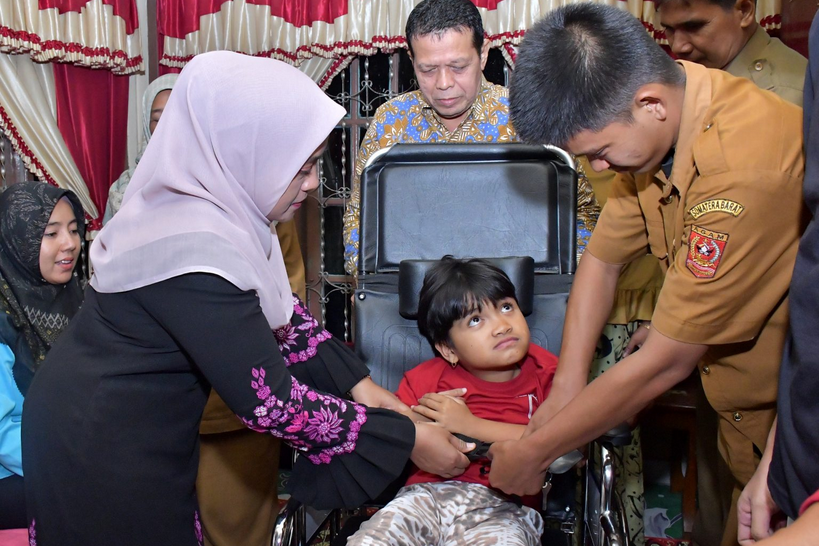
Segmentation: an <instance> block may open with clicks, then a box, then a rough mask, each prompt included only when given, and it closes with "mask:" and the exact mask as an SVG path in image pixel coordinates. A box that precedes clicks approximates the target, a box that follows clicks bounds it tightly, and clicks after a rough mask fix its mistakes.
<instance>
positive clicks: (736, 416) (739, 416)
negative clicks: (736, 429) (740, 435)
mask: <svg viewBox="0 0 819 546" xmlns="http://www.w3.org/2000/svg"><path fill="white" fill-rule="evenodd" d="M734 421H736V422H737V423H739V422H740V421H742V414H741V413H740V412H738V411H735V412H734Z"/></svg>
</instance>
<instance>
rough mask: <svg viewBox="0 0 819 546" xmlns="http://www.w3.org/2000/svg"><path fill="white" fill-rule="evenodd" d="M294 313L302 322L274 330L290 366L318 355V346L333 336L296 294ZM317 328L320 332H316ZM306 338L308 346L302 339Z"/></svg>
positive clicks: (285, 360) (286, 362)
mask: <svg viewBox="0 0 819 546" xmlns="http://www.w3.org/2000/svg"><path fill="white" fill-rule="evenodd" d="M293 315H294V318H295V317H296V316H298V317H299V318H300V319H301V323H300V324H298V325H297V326H295V327H294V326H293V325H292V324H285V325H284V326H282V327H281V328H277V329H276V330H274V331H273V333H274V334H275V335H276V341H277V342H278V344H279V351H281V353H282V356H283V357H284V362H285V364H287V365H288V366H290V365H292V364H296V363H297V362H305V361H307V360H309V359H311V358H313V357H314V356H316V352H317V349H316V347H318V345H319V344H320V343H321V342H323V341H327V340H328V339H331V338H332V337H333V335H332V334H331V333H330V332H328V331H327V330H325V329H323V328H321V326H320V325H319V323H318V321H317V320H316V319H315V318H313V316H312V315H311V314H310V313H309V311H307V309H305V308H304V304H302V302H301V300H300V299H299V298H297V297H296V296H293ZM316 330H319V332H318V333H314V332H315V331H316ZM304 339H306V340H307V341H306V347H305V346H304V345H305V342H304V341H302V340H304Z"/></svg>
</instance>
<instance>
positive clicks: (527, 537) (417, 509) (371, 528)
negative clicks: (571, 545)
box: [347, 481, 543, 546]
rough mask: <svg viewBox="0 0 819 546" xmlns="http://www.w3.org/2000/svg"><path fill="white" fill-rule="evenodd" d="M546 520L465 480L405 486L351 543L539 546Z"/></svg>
mask: <svg viewBox="0 0 819 546" xmlns="http://www.w3.org/2000/svg"><path fill="white" fill-rule="evenodd" d="M542 532H543V520H542V519H541V517H540V514H539V513H538V512H537V510H534V509H532V508H529V507H526V506H517V505H516V504H514V503H513V502H510V501H508V500H506V499H505V498H503V497H501V496H500V495H499V494H497V493H495V492H494V491H492V490H491V489H489V488H488V487H484V486H482V485H478V484H473V483H464V482H452V481H450V482H441V483H418V484H414V485H409V486H406V487H403V488H402V489H401V490H400V491H399V492H398V495H397V496H396V497H395V499H393V500H392V501H390V503H389V504H387V506H385V507H384V508H382V509H381V510H379V511H378V512H377V513H376V514H375V515H374V516H373V517H372V518H371V519H370V520H369V521H367V522H365V523H364V524H363V525H362V526H361V528H360V529H359V530H358V532H357V533H355V534H354V535H353V536H351V537H350V538H349V539H347V546H370V545H393V546H414V545H417V546H444V545H447V546H448V545H458V546H460V545H464V546H466V545H469V546H490V545H491V546H537V545H539V544H540V535H541V533H542Z"/></svg>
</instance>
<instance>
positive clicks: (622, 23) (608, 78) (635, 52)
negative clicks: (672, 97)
mask: <svg viewBox="0 0 819 546" xmlns="http://www.w3.org/2000/svg"><path fill="white" fill-rule="evenodd" d="M649 83H662V84H669V85H684V83H685V74H684V72H683V71H682V69H681V68H680V67H679V66H677V64H676V63H675V62H674V61H673V60H672V59H671V57H669V56H668V54H666V52H665V51H663V50H662V48H660V46H659V45H657V44H656V43H655V42H654V40H653V39H652V38H651V37H650V36H649V35H648V33H647V32H646V30H645V28H644V27H643V25H642V23H640V21H638V20H637V19H636V18H635V17H634V16H633V15H631V14H630V13H628V12H626V11H623V10H620V9H618V8H615V7H610V6H604V5H600V4H589V3H584V4H572V5H569V6H564V7H560V8H557V9H555V10H554V11H552V12H550V13H549V14H548V15H547V16H546V17H544V18H543V19H541V20H540V21H539V22H538V23H537V24H536V25H535V26H534V27H532V28H531V29H530V30H528V31H527V32H526V37H525V38H524V40H523V43H522V44H521V46H520V52H519V53H518V56H517V60H516V61H515V71H514V74H513V75H512V82H511V85H510V89H509V95H510V112H511V116H512V124H513V125H514V126H515V129H516V130H517V133H518V135H519V136H520V137H521V138H522V139H523V140H524V141H526V142H531V143H538V144H555V145H558V146H565V145H566V143H567V142H568V141H569V140H571V139H572V137H574V136H575V135H577V134H578V133H579V132H581V131H586V130H588V131H592V132H598V131H601V130H602V129H604V128H605V127H607V126H608V125H610V124H611V123H613V122H615V121H621V122H627V123H630V122H632V121H633V117H632V115H631V108H632V104H633V101H634V96H635V95H636V94H637V91H638V90H639V89H640V88H641V87H642V86H644V85H646V84H649Z"/></svg>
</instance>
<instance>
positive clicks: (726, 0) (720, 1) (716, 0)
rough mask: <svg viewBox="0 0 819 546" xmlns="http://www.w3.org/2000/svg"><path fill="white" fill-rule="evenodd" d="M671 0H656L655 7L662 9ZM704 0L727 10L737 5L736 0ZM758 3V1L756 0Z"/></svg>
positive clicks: (685, 0) (692, 0)
mask: <svg viewBox="0 0 819 546" xmlns="http://www.w3.org/2000/svg"><path fill="white" fill-rule="evenodd" d="M668 1H669V0H654V9H660V8H661V7H662V5H663V4H665V3H666V2H668ZM683 1H684V2H686V3H689V2H696V1H697V0H683ZM702 1H703V2H707V3H709V4H714V5H715V6H719V7H721V8H722V9H724V10H725V11H731V9H733V7H734V6H735V5H736V3H737V1H736V0H702ZM754 4H756V1H754Z"/></svg>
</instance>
